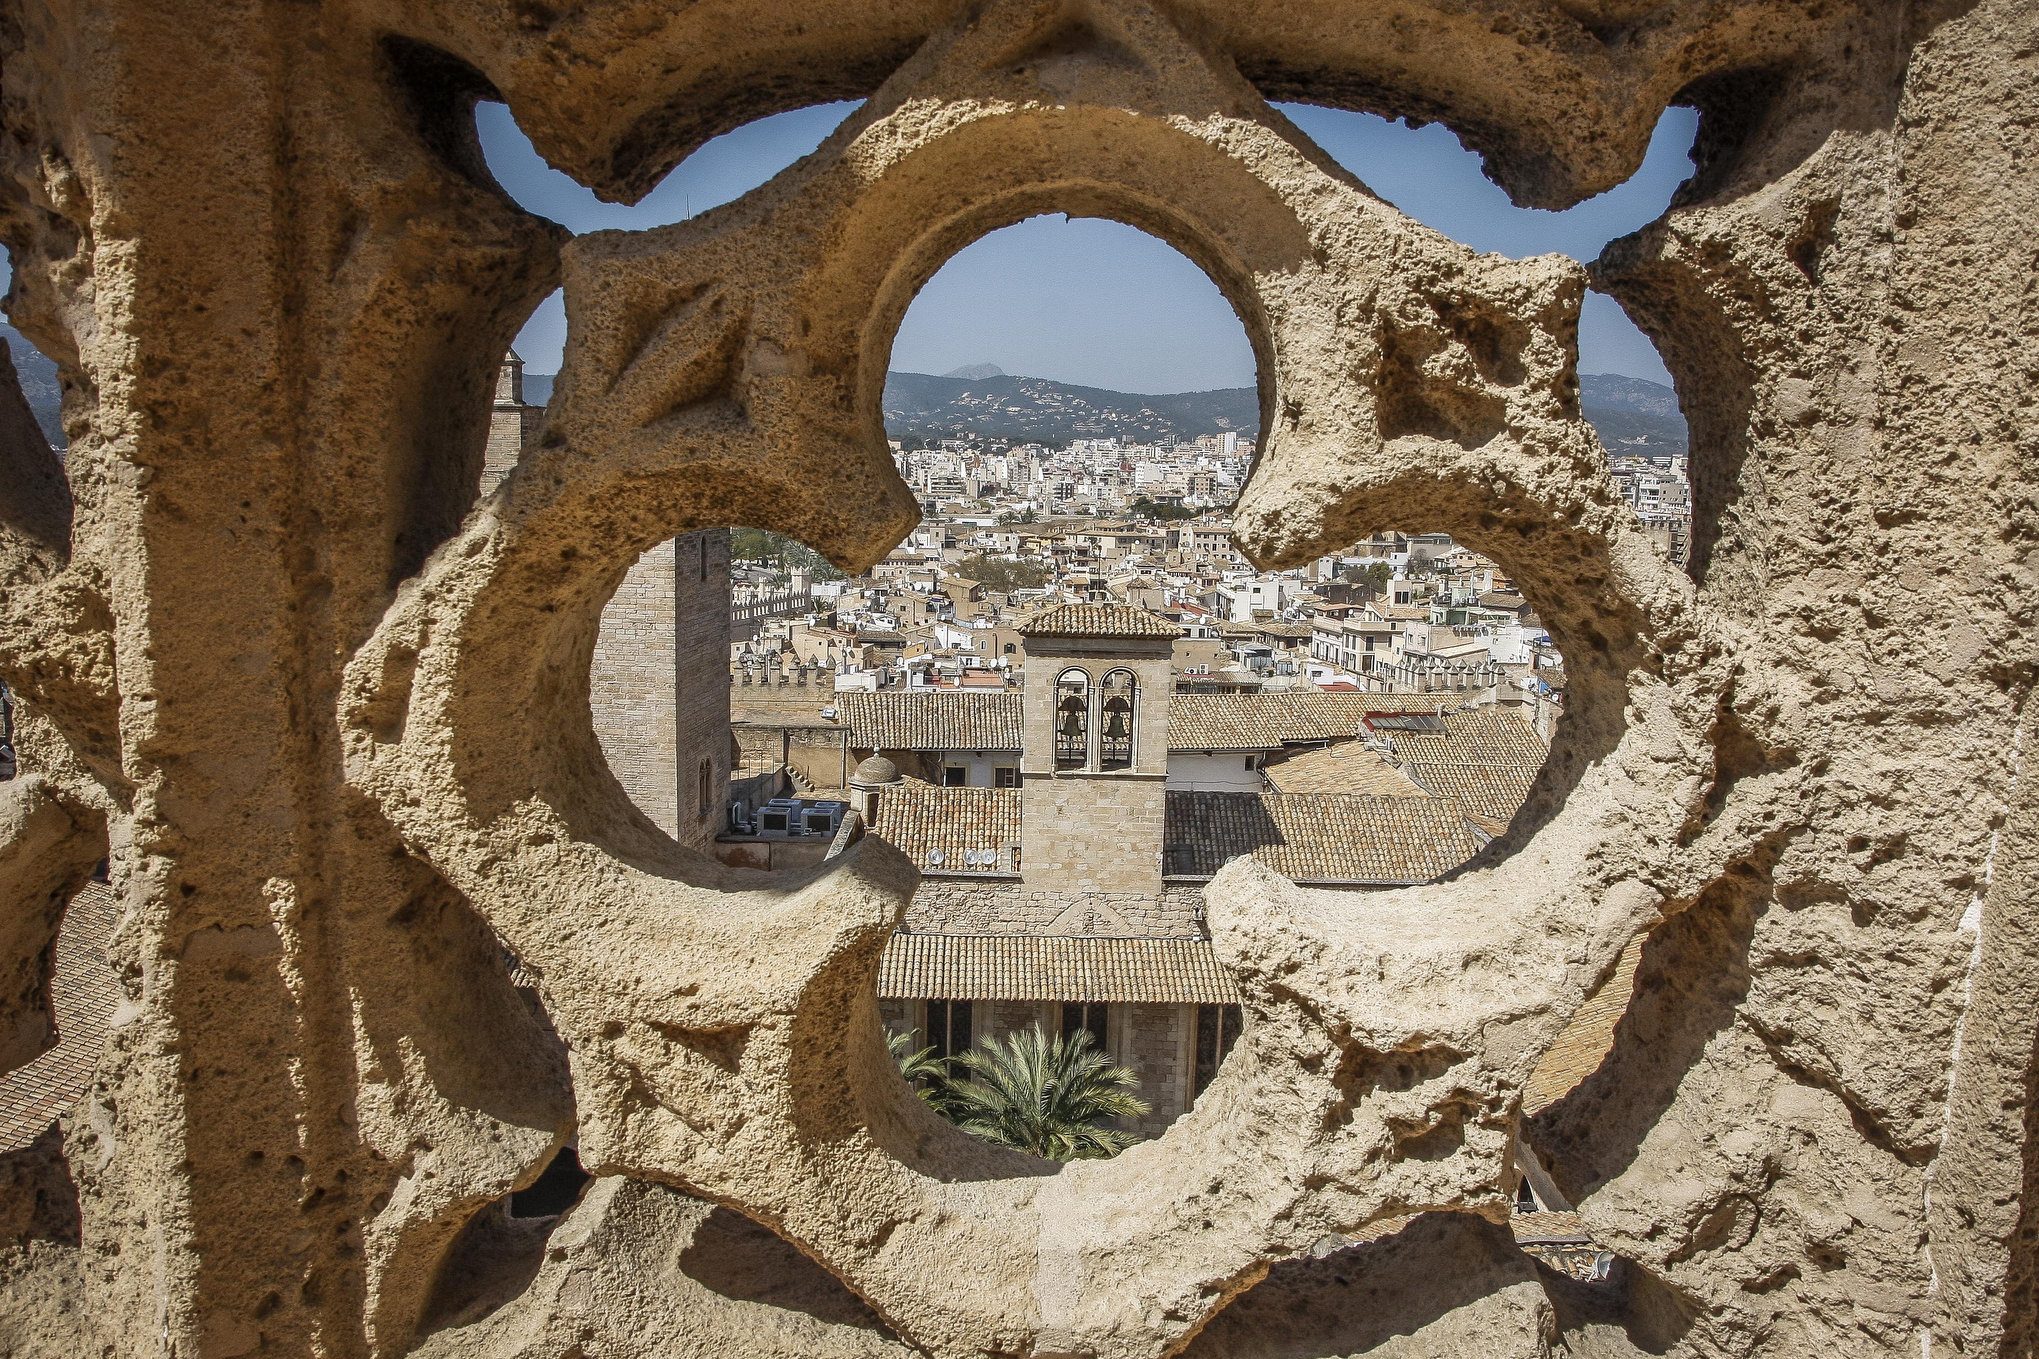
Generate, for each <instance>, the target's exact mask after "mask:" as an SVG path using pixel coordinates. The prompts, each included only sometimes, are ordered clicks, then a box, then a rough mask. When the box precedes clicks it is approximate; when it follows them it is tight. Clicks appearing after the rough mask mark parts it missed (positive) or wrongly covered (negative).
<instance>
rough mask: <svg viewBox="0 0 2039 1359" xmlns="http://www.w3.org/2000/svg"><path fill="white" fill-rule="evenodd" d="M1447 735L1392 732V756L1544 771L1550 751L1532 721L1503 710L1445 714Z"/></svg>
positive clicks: (1421, 760)
mask: <svg viewBox="0 0 2039 1359" xmlns="http://www.w3.org/2000/svg"><path fill="white" fill-rule="evenodd" d="M1443 721H1444V731H1443V732H1441V733H1437V734H1429V733H1421V732H1400V731H1397V732H1390V733H1387V735H1388V736H1389V739H1391V740H1392V741H1393V742H1394V750H1393V751H1392V754H1393V755H1394V757H1395V758H1396V759H1397V760H1401V761H1403V762H1422V763H1428V764H1477V765H1488V766H1496V767H1498V766H1504V765H1513V764H1526V765H1529V766H1531V767H1533V768H1538V769H1541V768H1542V767H1543V758H1544V756H1545V755H1546V754H1548V753H1549V751H1550V747H1549V746H1547V745H1545V744H1544V740H1543V738H1542V737H1541V736H1538V735H1537V734H1536V729H1535V728H1534V727H1532V726H1530V725H1529V723H1528V721H1527V720H1526V719H1524V718H1523V717H1521V716H1519V715H1518V714H1516V713H1513V712H1508V711H1505V710H1503V709H1500V708H1470V709H1467V710H1466V711H1464V712H1448V713H1444V714H1443Z"/></svg>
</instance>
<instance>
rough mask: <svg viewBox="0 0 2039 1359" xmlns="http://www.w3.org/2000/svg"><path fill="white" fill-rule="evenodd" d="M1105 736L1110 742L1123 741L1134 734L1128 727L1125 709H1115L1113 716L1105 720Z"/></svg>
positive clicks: (1112, 712)
mask: <svg viewBox="0 0 2039 1359" xmlns="http://www.w3.org/2000/svg"><path fill="white" fill-rule="evenodd" d="M1104 734H1105V739H1106V740H1108V741H1123V740H1125V739H1126V738H1127V737H1128V736H1130V735H1132V732H1131V731H1130V730H1128V729H1127V727H1126V710H1125V709H1124V708H1113V709H1112V711H1111V716H1109V717H1107V718H1105V722H1104Z"/></svg>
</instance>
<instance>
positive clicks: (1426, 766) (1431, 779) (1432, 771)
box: [1403, 761, 1541, 835]
mask: <svg viewBox="0 0 2039 1359" xmlns="http://www.w3.org/2000/svg"><path fill="white" fill-rule="evenodd" d="M1403 768H1404V770H1405V771H1406V772H1407V774H1408V776H1409V777H1410V778H1411V779H1414V780H1415V781H1416V783H1417V784H1419V785H1420V786H1421V787H1422V788H1423V789H1424V790H1425V791H1428V792H1430V793H1433V794H1435V795H1436V796H1438V797H1455V798H1457V799H1459V801H1461V802H1463V803H1464V804H1465V808H1466V811H1467V812H1468V813H1470V814H1471V815H1473V816H1476V817H1478V818H1479V819H1480V820H1482V821H1484V822H1491V823H1493V824H1494V825H1495V826H1498V827H1499V828H1500V829H1499V830H1493V831H1490V834H1495V835H1498V834H1500V832H1501V831H1502V830H1506V829H1507V828H1508V823H1509V822H1510V821H1512V820H1514V819H1515V812H1516V809H1518V808H1519V807H1521V806H1522V799H1524V798H1526V797H1528V796H1529V786H1530V785H1531V784H1533V783H1535V782H1536V774H1537V770H1538V769H1539V768H1541V766H1540V765H1523V764H1509V765H1479V764H1430V763H1427V762H1426V763H1418V762H1415V761H1411V762H1410V763H1408V764H1406V765H1404V766H1403Z"/></svg>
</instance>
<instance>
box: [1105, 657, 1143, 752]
mask: <svg viewBox="0 0 2039 1359" xmlns="http://www.w3.org/2000/svg"><path fill="white" fill-rule="evenodd" d="M1098 693H1099V696H1100V698H1101V700H1102V701H1101V702H1100V703H1099V704H1098V727H1097V767H1098V768H1099V769H1131V768H1132V767H1133V726H1134V722H1135V720H1136V718H1137V717H1138V715H1139V702H1140V682H1139V681H1138V680H1136V679H1134V678H1133V672H1132V671H1130V670H1113V671H1111V672H1109V673H1108V674H1106V675H1105V677H1104V681H1103V682H1102V683H1101V684H1099V685H1098Z"/></svg>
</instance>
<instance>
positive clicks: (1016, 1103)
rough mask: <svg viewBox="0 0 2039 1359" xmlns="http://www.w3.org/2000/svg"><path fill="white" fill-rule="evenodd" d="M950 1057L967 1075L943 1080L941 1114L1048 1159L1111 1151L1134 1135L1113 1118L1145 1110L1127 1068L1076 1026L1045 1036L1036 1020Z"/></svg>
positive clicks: (1114, 1152) (975, 1131)
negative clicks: (1113, 1124) (1063, 1035)
mask: <svg viewBox="0 0 2039 1359" xmlns="http://www.w3.org/2000/svg"><path fill="white" fill-rule="evenodd" d="M956 1060H957V1062H958V1063H959V1064H960V1065H961V1066H962V1067H963V1068H964V1069H965V1070H967V1071H968V1072H969V1073H970V1074H969V1075H968V1076H967V1077H965V1078H964V1079H961V1080H957V1079H954V1078H950V1079H949V1081H948V1088H947V1100H946V1103H947V1105H948V1107H947V1108H943V1109H942V1112H943V1113H944V1114H945V1115H946V1116H947V1117H948V1118H949V1119H950V1120H951V1121H952V1122H954V1123H955V1124H956V1125H957V1126H958V1127H960V1128H962V1130H963V1131H964V1132H966V1133H970V1134H971V1135H972V1136H975V1137H981V1138H983V1139H984V1140H985V1141H987V1142H996V1143H998V1144H1000V1145H1001V1146H1007V1147H1012V1148H1014V1149H1016V1150H1019V1151H1027V1152H1032V1153H1033V1154H1034V1155H1036V1156H1045V1157H1048V1158H1049V1159H1050V1160H1055V1161H1077V1160H1091V1159H1095V1158H1099V1157H1105V1156H1116V1155H1117V1154H1118V1153H1119V1152H1121V1151H1124V1150H1125V1149H1126V1148H1127V1147H1128V1146H1130V1145H1131V1144H1132V1142H1133V1138H1132V1137H1131V1136H1130V1135H1129V1134H1127V1133H1125V1132H1123V1131H1121V1130H1119V1129H1117V1128H1114V1127H1111V1126H1110V1123H1111V1121H1112V1120H1113V1119H1120V1118H1137V1117H1139V1116H1140V1115H1141V1114H1144V1113H1146V1112H1147V1102H1146V1101H1145V1100H1143V1099H1141V1098H1140V1097H1139V1096H1138V1095H1136V1094H1134V1093H1133V1092H1134V1090H1136V1089H1137V1088H1138V1085H1139V1082H1138V1080H1137V1079H1136V1078H1135V1077H1134V1075H1133V1073H1132V1072H1130V1071H1128V1070H1127V1069H1126V1068H1125V1067H1122V1066H1113V1065H1112V1064H1111V1060H1110V1059H1109V1058H1108V1057H1106V1056H1105V1054H1103V1053H1101V1052H1098V1051H1096V1050H1095V1048H1093V1046H1092V1044H1091V1037H1090V1035H1089V1034H1088V1033H1086V1032H1084V1031H1083V1030H1081V1029H1079V1030H1077V1031H1076V1033H1074V1034H1073V1035H1071V1036H1069V1037H1067V1038H1052V1039H1051V1038H1048V1037H1046V1036H1044V1035H1043V1034H1042V1032H1041V1026H1040V1025H1038V1024H1036V1025H1034V1026H1033V1027H1032V1028H1031V1029H1022V1030H1017V1031H1015V1032H1013V1033H1009V1034H1007V1035H1006V1036H1005V1038H1004V1039H1003V1040H1000V1039H997V1038H987V1039H985V1040H984V1043H983V1045H982V1046H981V1047H980V1048H979V1049H978V1050H977V1051H975V1052H969V1053H965V1054H964V1055H963V1056H961V1057H959V1058H957V1059H956ZM937 1107H938V1108H940V1107H941V1106H940V1105H937Z"/></svg>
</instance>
